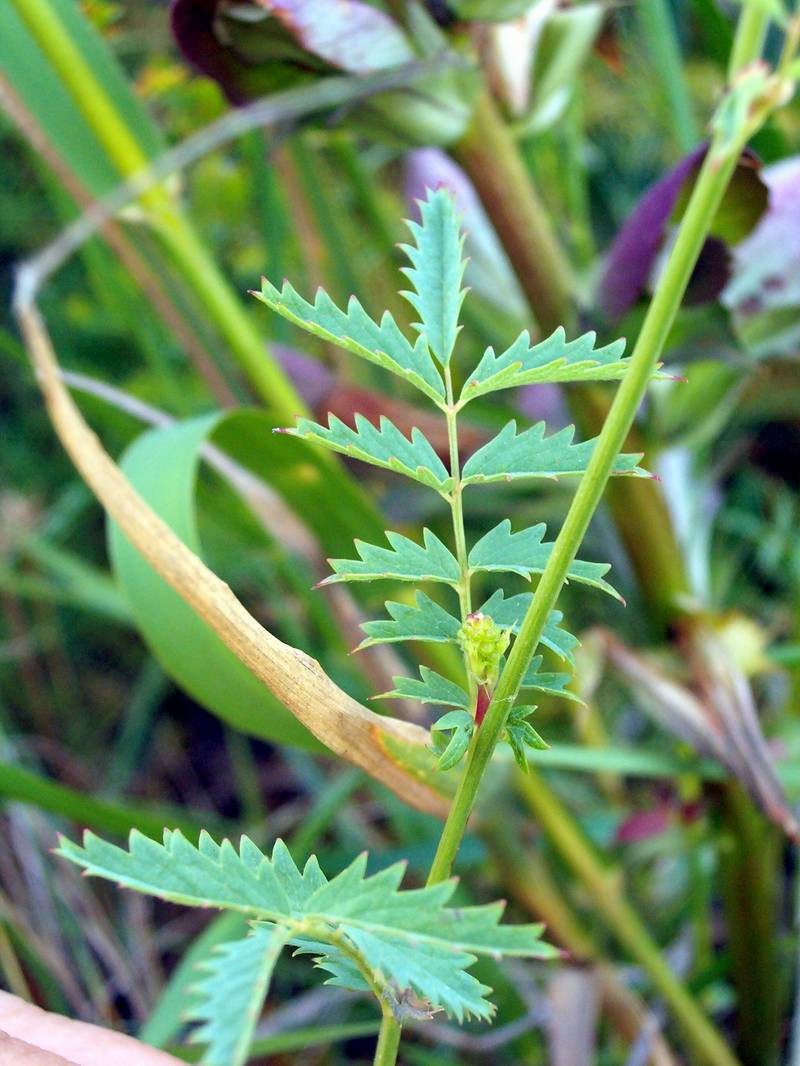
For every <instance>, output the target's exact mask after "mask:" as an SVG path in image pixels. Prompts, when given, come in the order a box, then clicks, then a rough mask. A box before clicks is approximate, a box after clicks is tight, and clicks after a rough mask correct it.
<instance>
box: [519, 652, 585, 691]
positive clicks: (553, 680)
mask: <svg viewBox="0 0 800 1066" xmlns="http://www.w3.org/2000/svg"><path fill="white" fill-rule="evenodd" d="M541 666H542V656H541V655H536V656H534V658H533V659H532V660H531V664H530V666H529V667H528V669H527V671H526V672H525V676H524V677H523V679H522V686H521V687H522V688H526V689H534V690H535V691H537V692H545V693H546V694H547V695H548V696H558V697H560V698H561V699H566V700H572V702H573V703H583V700H582V699H581V698H580V696H577V695H576V694H575V693H574V692H572V691H571V690H570V689H568V688H567V685H568V684H569V683H570V681H571V680H572V675H571V674H556V673H548V672H546V671H542V669H541Z"/></svg>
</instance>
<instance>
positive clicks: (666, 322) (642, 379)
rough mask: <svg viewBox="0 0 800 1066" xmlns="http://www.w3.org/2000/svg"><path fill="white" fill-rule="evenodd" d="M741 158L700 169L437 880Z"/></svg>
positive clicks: (497, 704)
mask: <svg viewBox="0 0 800 1066" xmlns="http://www.w3.org/2000/svg"><path fill="white" fill-rule="evenodd" d="M738 154H739V146H738V145H736V146H733V147H732V148H730V149H728V150H727V151H726V154H725V155H724V157H723V156H720V155H719V154H717V153H715V151H714V147H713V146H712V149H711V150H710V151H709V153H708V155H707V157H706V161H705V163H704V164H703V167H702V169H701V171H700V174H699V177H698V180H697V183H696V185H695V188H694V192H693V193H692V197H691V199H690V201H689V205H688V207H687V210H686V214H685V215H684V218H683V221H682V223H681V226H680V229H679V231H678V237H677V240H676V242H675V245H674V247H673V250H672V253H671V255H670V257H669V260H668V262H667V265H666V267H665V269H664V273H663V275H662V278H661V281H660V283H659V285H658V289H657V291H656V294H655V296H654V297H653V300H652V302H651V304H650V307H649V309H648V312H647V315H646V317H645V320H644V323H643V325H642V330H641V333H640V334H639V338H638V340H637V342H636V346H635V348H634V351H633V355H632V356H631V364H630V369H629V371H628V373H627V375H626V376H625V378H624V379H623V381H622V384H621V385H620V387H619V389H618V391H617V394H616V396H615V398H614V402H613V403H612V405H611V409H610V410H609V413H608V418H607V419H606V422H605V425H604V426H603V429H602V432H601V433H600V436H599V437H598V439H597V445H596V447H595V450H594V453H593V454H592V458H591V460H590V462H589V465H588V467H587V469H586V473H585V474H584V476H583V478H582V479H581V482H580V485H579V486H578V489H577V491H576V493H575V496H574V498H573V500H572V504H571V506H570V508H569V511H568V512H567V517H566V519H565V521H564V525H563V526H562V528H561V531H560V533H559V535H558V537H557V538H556V541H555V544H554V545H553V551H552V553H551V555H550V558H549V560H548V562H547V566H546V567H545V570H544V573H543V574H542V576H541V580H540V582H539V585H538V587H537V589H536V592H535V593H534V597H533V601H532V603H531V606H530V608H529V610H528V613H527V615H526V617H525V619H524V620H523V623H522V626H521V628H520V631H519V634H518V636H517V639H516V640H515V642H514V646H513V648H512V650H511V653H510V655H509V657H508V662H507V663H506V667H505V669H504V671H503V673H502V675H501V677H500V680H499V681H498V683H497V687H496V689H495V692H494V696H493V698H492V702H491V704H490V706H489V709H488V711H487V713H486V718H485V719H484V721H483V724H482V726H481V728H480V729H479V730H477V731H476V733H475V737H474V739H473V744H472V746H471V748H470V751H469V754H468V756H467V765H466V768H465V770H464V774H463V776H462V778H461V781H460V783H459V786H458V790H457V791H456V795H455V798H454V800H453V805H452V807H451V809H450V814H449V816H448V818H447V821H446V823H445V827H444V831H443V833H442V837H441V840H440V842H439V847H438V849H437V852H436V857H435V859H434V864H433V868H432V871H431V876H432V878H433V879H434V880H442V879H443V878H445V877H447V876H449V873H450V871H451V869H452V865H453V860H454V858H455V855H456V852H457V850H458V847H459V844H460V841H461V838H462V836H463V834H464V830H465V829H466V825H467V820H468V818H469V815H470V812H471V810H472V807H473V805H474V802H475V798H476V796H477V792H478V788H479V786H480V781H481V778H482V777H483V774H484V772H485V770H486V767H487V766H488V764H489V760H490V759H491V757H492V752H493V751H494V749H495V746H496V745H497V742H498V740H499V739H500V736H501V734H502V731H503V727H504V725H505V721H506V718H507V716H508V712H509V711H510V709H511V707H512V705H513V703H514V700H515V699H516V697H517V693H518V692H519V688H520V684H521V681H522V678H523V676H524V674H525V671H526V670H527V668H528V665H529V664H530V661H531V659H532V657H533V654H534V652H535V650H536V646H537V645H538V643H539V639H540V637H541V635H542V632H543V630H544V627H545V624H546V622H547V619H548V617H549V615H550V612H551V611H552V610H553V608H554V607H555V604H556V600H557V598H558V595H559V593H560V591H561V588H562V586H563V583H564V580H565V578H566V576H567V572H568V570H569V567H570V565H571V564H572V561H573V560H574V558H575V555H576V553H577V550H578V547H579V546H580V543H581V541H582V540H583V537H584V534H585V533H586V530H587V528H588V526H589V522H590V521H591V519H592V516H593V514H594V512H595V510H596V509H597V506H598V504H599V503H600V499H601V497H602V494H603V490H604V489H605V487H606V483H607V481H608V478H609V475H610V473H611V469H612V466H613V463H614V460H615V458H616V456H617V455H618V454H619V452H620V451H621V449H622V447H623V445H624V443H625V438H626V437H627V435H628V432H629V430H630V428H631V426H632V424H633V420H634V418H635V416H636V412H637V410H638V408H639V404H640V403H641V400H642V397H643V396H644V393H645V390H646V388H647V385H648V383H649V381H650V379H651V377H652V375H653V372H654V370H655V367H656V364H657V362H658V359H659V357H660V355H661V352H662V349H663V347H664V342H665V341H666V338H667V335H668V333H669V329H670V327H671V325H672V322H673V321H674V318H675V315H676V313H677V310H678V307H679V306H680V302H681V299H682V297H683V294H684V292H685V290H686V286H687V284H688V281H689V278H690V276H691V272H692V269H693V268H694V264H695V262H696V261H697V257H698V255H699V253H700V249H701V248H702V246H703V241H704V240H705V237H706V234H707V233H708V229H709V226H710V225H711V220H712V219H713V218H714V215H715V213H716V211H717V208H718V207H719V204H720V202H721V200H722V196H723V193H724V192H725V188H726V186H727V184H728V181H729V179H730V176H731V174H732V173H733V170H734V167H735V165H736V159H737V157H738Z"/></svg>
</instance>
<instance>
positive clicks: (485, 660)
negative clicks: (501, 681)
mask: <svg viewBox="0 0 800 1066" xmlns="http://www.w3.org/2000/svg"><path fill="white" fill-rule="evenodd" d="M510 639H511V630H510V629H502V628H501V627H500V626H499V625H497V623H496V622H495V621H494V619H493V618H490V617H489V615H488V614H481V613H480V611H476V612H475V613H474V614H470V615H468V616H467V618H466V619H465V621H464V624H463V625H462V626H461V628H460V629H459V631H458V642H459V644H460V645H461V648H462V649H463V651H464V654H465V655H466V657H467V663H468V664H469V670H470V673H471V674H472V675H473V677H474V678H475V680H476V681H477V682H478V684H480V685H490V686H491V685H493V684H494V683H495V681H496V680H497V675H498V673H499V670H500V660H501V659H502V658H503V655H504V654H505V651H506V648H507V647H508V642H509V640H510Z"/></svg>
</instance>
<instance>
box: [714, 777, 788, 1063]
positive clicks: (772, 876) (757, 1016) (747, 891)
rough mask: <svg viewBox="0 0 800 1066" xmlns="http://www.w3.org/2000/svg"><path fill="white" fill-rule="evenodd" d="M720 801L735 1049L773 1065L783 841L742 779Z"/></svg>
mask: <svg viewBox="0 0 800 1066" xmlns="http://www.w3.org/2000/svg"><path fill="white" fill-rule="evenodd" d="M721 800H722V804H721V808H722V813H723V815H724V818H725V829H724V837H723V842H722V847H721V848H720V854H721V857H722V862H721V874H722V883H723V894H724V900H725V912H726V917H727V926H728V944H729V952H730V958H731V974H732V977H733V983H734V987H735V989H736V1000H737V1006H736V1012H737V1025H736V1032H737V1041H736V1044H737V1051H738V1053H739V1056H740V1057H741V1060H742V1062H743V1063H744V1064H745V1066H774V1064H775V1063H776V1062H777V1061H778V1048H779V1044H780V1030H781V1018H782V1017H784V1011H783V1007H784V1002H783V997H784V994H785V992H786V988H785V985H786V982H785V980H784V973H783V968H782V966H781V961H782V960H781V958H780V952H779V949H778V946H779V939H778V936H777V931H776V922H777V920H778V913H779V903H778V885H777V880H776V872H777V868H778V866H777V864H778V860H779V855H780V850H779V843H780V841H779V836H778V831H777V830H776V828H775V826H774V825H771V824H769V823H768V822H767V821H766V820H765V818H764V817H763V815H762V814H761V813H760V812H759V811H757V810H756V809H755V807H754V806H753V803H752V800H751V799H750V797H749V796H748V795H747V794H746V793H745V792H744V791H743V789H742V788H741V786H740V785H739V784H737V783H736V782H733V781H732V782H727V783H726V784H725V785H723V786H722V791H721Z"/></svg>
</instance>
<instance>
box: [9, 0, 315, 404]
mask: <svg viewBox="0 0 800 1066" xmlns="http://www.w3.org/2000/svg"><path fill="white" fill-rule="evenodd" d="M12 3H13V4H14V6H15V8H16V9H17V12H18V14H19V16H20V17H21V18H22V20H23V21H24V22H25V24H26V26H27V27H28V29H29V31H30V32H31V34H32V35H33V37H34V38H35V40H36V42H37V44H38V45H39V47H40V48H41V49H42V51H43V52H44V54H45V55H46V56H47V58H48V60H49V61H50V63H51V64H52V65H53V68H54V69H55V70H56V72H57V73H58V76H59V79H60V81H61V84H62V85H63V86H64V87H65V88H66V89H67V91H68V92H69V93H70V95H71V96H72V98H73V100H74V102H75V104H76V105H77V107H78V108H79V109H80V111H81V113H82V114H83V117H84V119H85V120H86V122H87V124H88V126H89V127H90V128H91V129H92V131H93V132H94V134H95V136H96V137H97V139H98V140H99V142H100V143H101V144H102V146H103V149H104V150H105V152H106V153H107V154H108V157H109V159H110V160H111V162H112V163H113V164H114V166H115V167H116V169H117V170H118V172H119V175H120V178H121V179H122V180H128V179H130V178H132V177H134V175H137V174H140V173H141V172H143V171H145V170H146V169H147V167H148V166H149V164H150V160H149V159H148V158H147V155H146V154H145V152H144V150H143V149H142V147H141V145H140V144H139V142H138V141H137V140H136V138H135V136H134V135H133V133H132V132H131V130H130V129H129V128H128V126H127V125H126V124H125V122H124V120H123V119H122V118H121V116H120V115H119V113H118V111H117V110H116V108H115V106H114V104H113V102H112V101H111V100H110V99H109V97H108V95H107V93H106V92H105V90H104V88H103V86H102V85H101V84H100V82H98V80H97V78H96V77H95V75H94V72H93V71H92V69H91V67H90V66H89V64H88V63H87V62H86V60H85V58H84V56H83V54H82V53H81V52H80V50H79V49H78V48H77V47H76V45H75V43H74V42H73V41H72V39H71V38H70V36H69V34H68V33H67V32H66V30H65V29H64V27H63V26H62V24H61V22H60V20H59V18H58V15H57V14H56V12H55V10H54V9H53V7H52V5H51V4H50V3H49V2H48V0H12ZM140 204H141V206H142V208H143V210H144V211H145V212H146V213H147V216H148V218H149V220H150V221H151V222H152V224H153V225H154V227H155V228H156V230H157V231H158V232H159V233H160V235H161V237H162V239H163V240H164V242H165V244H166V245H167V246H168V248H169V250H170V252H171V253H172V256H173V258H174V260H175V262H176V263H177V265H178V267H179V268H180V269H181V270H182V272H183V274H184V276H185V277H186V278H187V279H188V280H189V281H190V283H191V285H192V288H193V291H194V293H195V296H196V297H197V299H198V301H199V303H200V304H201V305H202V307H203V308H204V310H205V311H207V312H208V314H209V316H210V317H211V319H212V320H213V321H214V323H215V324H216V326H217V328H218V329H219V331H220V333H221V335H222V336H223V337H224V339H225V340H226V341H227V343H228V344H229V346H230V349H231V352H232V353H233V355H234V357H235V358H236V360H237V362H238V363H239V365H240V366H241V368H242V370H243V371H244V372H245V374H246V375H247V377H248V378H249V380H250V382H251V384H252V385H253V388H254V389H255V390H256V392H257V393H258V395H259V396H260V397H261V398H262V399H263V400H264V402H265V403H266V404H268V405H269V407H270V408H271V409H272V410H274V411H275V413H276V414H277V415H278V416H279V417H282V418H291V417H293V416H294V415H296V414H301V413H304V411H305V405H304V403H303V401H302V400H301V399H300V397H299V396H298V395H297V393H296V392H295V390H294V388H293V386H292V384H291V382H290V381H289V380H288V379H287V377H286V375H285V374H284V373H283V371H282V370H281V369H280V367H278V365H277V364H276V363H275V362H274V361H273V360H272V358H271V356H270V354H269V351H268V350H267V346H266V344H265V342H264V340H263V339H262V338H261V337H260V336H259V333H258V331H257V330H256V328H255V327H254V326H253V325H252V324H251V322H250V320H249V318H248V317H247V315H246V314H245V312H244V310H243V308H242V307H241V305H240V304H239V302H238V300H237V299H236V297H235V296H234V294H233V292H232V291H231V289H230V288H229V287H228V285H227V283H226V282H225V280H224V279H223V277H222V276H221V274H220V273H219V270H218V269H217V267H216V265H215V263H214V261H213V260H212V259H211V257H210V256H209V254H208V250H207V249H206V248H205V246H204V245H203V244H202V243H201V241H200V240H199V239H198V238H197V235H196V234H195V232H194V230H193V229H192V226H191V224H190V223H189V221H188V219H187V218H186V217H185V215H184V214H183V212H182V211H181V210H180V208H179V207H178V205H177V204H176V203H175V201H174V200H173V199H172V197H171V196H170V194H169V193H168V192H167V191H166V189H165V188H164V186H163V185H156V186H154V187H153V188H151V189H148V190H147V191H146V192H144V193H143V194H142V196H141V198H140Z"/></svg>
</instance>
